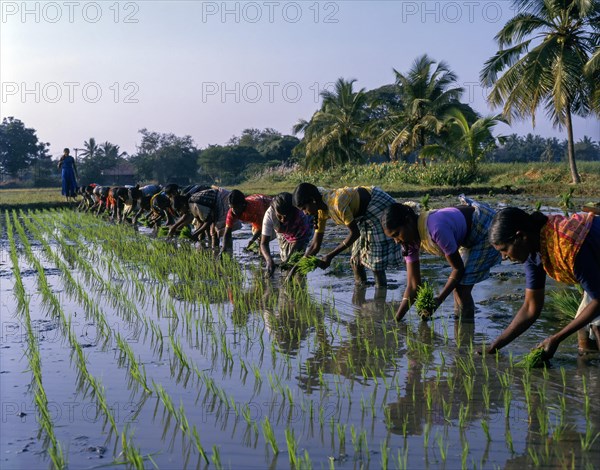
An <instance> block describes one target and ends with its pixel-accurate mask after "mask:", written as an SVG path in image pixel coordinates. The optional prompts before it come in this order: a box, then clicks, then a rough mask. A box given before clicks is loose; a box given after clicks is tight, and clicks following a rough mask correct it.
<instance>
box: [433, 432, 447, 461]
mask: <svg viewBox="0 0 600 470" xmlns="http://www.w3.org/2000/svg"><path fill="white" fill-rule="evenodd" d="M435 440H436V442H437V445H438V449H439V451H440V457H441V459H442V462H446V458H447V456H448V447H449V445H450V444H448V443H447V442H445V441H444V436H443V435H442V434H436V436H435Z"/></svg>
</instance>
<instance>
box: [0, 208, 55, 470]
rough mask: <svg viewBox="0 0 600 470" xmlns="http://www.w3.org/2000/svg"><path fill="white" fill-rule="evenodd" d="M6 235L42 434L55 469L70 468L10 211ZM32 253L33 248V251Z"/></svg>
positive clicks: (19, 228)
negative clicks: (48, 390)
mask: <svg viewBox="0 0 600 470" xmlns="http://www.w3.org/2000/svg"><path fill="white" fill-rule="evenodd" d="M15 216H16V214H15V212H14V211H13V220H16V219H15ZM5 221H6V231H7V236H8V239H9V244H10V257H11V261H12V269H13V274H14V276H15V293H16V296H17V299H18V305H19V311H20V314H21V317H22V319H23V321H24V323H25V328H26V331H27V350H26V355H27V358H28V361H29V369H30V371H31V373H32V375H33V389H34V403H35V405H36V409H37V412H38V422H39V424H40V428H41V430H43V432H44V434H45V436H46V439H47V440H48V442H49V445H47V446H46V448H47V450H48V454H49V456H50V460H51V461H52V464H53V465H54V468H57V469H62V468H65V467H66V465H67V461H66V458H65V456H64V453H63V448H62V446H61V444H60V442H59V441H58V439H57V438H56V434H55V431H54V423H53V421H52V418H51V416H50V412H49V409H48V397H47V395H46V391H45V389H44V384H43V381H42V361H41V355H40V350H39V347H38V344H37V338H36V336H35V333H34V331H33V327H32V324H31V313H30V310H29V300H28V299H27V296H26V292H25V289H24V286H23V281H22V279H21V273H20V270H19V258H18V254H17V247H16V242H15V236H14V232H13V223H12V222H11V220H10V217H9V214H8V211H5ZM17 231H18V232H19V235H20V236H21V243H22V244H23V246H24V247H25V250H26V251H27V247H28V244H26V242H27V240H26V239H23V231H22V227H20V226H17ZM29 252H30V247H29Z"/></svg>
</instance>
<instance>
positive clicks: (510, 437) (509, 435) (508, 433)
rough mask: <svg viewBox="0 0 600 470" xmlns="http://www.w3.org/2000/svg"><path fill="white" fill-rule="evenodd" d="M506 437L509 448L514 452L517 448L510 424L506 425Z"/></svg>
mask: <svg viewBox="0 0 600 470" xmlns="http://www.w3.org/2000/svg"><path fill="white" fill-rule="evenodd" d="M504 439H505V441H506V445H507V446H508V449H509V450H510V452H511V453H513V454H514V452H515V448H514V446H513V439H512V433H511V432H510V428H509V427H508V426H507V427H506V431H505V433H504Z"/></svg>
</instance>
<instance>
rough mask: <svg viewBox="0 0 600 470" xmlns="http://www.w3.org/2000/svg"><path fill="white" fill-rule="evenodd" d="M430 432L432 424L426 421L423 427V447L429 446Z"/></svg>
mask: <svg viewBox="0 0 600 470" xmlns="http://www.w3.org/2000/svg"><path fill="white" fill-rule="evenodd" d="M430 432H431V426H430V424H429V423H428V422H427V423H425V426H424V427H423V447H424V448H425V449H428V448H429V435H430Z"/></svg>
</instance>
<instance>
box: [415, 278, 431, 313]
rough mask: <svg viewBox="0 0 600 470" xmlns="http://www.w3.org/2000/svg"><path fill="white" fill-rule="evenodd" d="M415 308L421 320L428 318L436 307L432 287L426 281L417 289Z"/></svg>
mask: <svg viewBox="0 0 600 470" xmlns="http://www.w3.org/2000/svg"><path fill="white" fill-rule="evenodd" d="M415 308H416V309H417V313H418V314H419V316H420V317H421V319H422V320H429V319H430V318H431V316H432V315H433V311H434V310H435V308H436V304H435V296H434V294H433V287H432V286H431V284H429V283H428V282H424V283H423V284H422V285H421V286H419V288H418V290H417V300H416V301H415Z"/></svg>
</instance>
